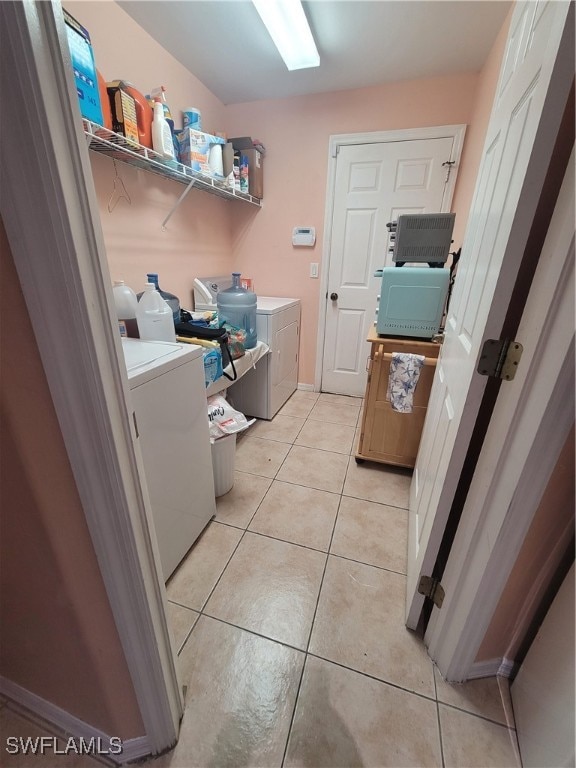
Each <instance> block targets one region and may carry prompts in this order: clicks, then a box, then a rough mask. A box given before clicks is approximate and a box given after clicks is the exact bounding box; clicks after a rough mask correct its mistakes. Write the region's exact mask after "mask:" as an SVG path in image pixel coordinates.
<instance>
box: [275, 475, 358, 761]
mask: <svg viewBox="0 0 576 768" xmlns="http://www.w3.org/2000/svg"><path fill="white" fill-rule="evenodd" d="M342 487H344V484H342ZM341 503H342V494H340V500H339V502H338V509H337V510H336V515H335V517H334V524H333V526H332V534H331V536H330V542H329V544H328V550H330V547H331V546H332V539H333V537H334V531H335V529H336V523H337V521H338V513H339V512H340V504H341ZM328 558H329V554H328V553H326V560H325V562H324V570H323V571H322V578H321V579H320V586H319V588H318V595H317V596H316V606H315V608H314V614H313V616H312V621H311V622H310V632H309V633H308V641H307V643H306V649H305V651H304V664H302V673H301V675H300V680H299V681H298V688H297V690H296V697H295V699H294V708H293V710H292V717H291V718H290V725H289V726H288V734H287V736H286V745H285V747H284V754H283V755H282V762H281V764H280V765H281V768H284V762H285V761H286V755H287V752H288V745H289V743H290V736H291V735H292V726H293V725H294V718H295V717H296V710H297V708H298V699H299V698H300V690H301V688H302V681H303V679H304V671H305V669H306V663H307V661H308V655H309V648H310V641H311V639H312V632H313V631H314V622H315V621H316V614H317V613H318V605H319V603H320V595H321V594H322V586H323V584H324V578H325V576H326V568H327V567H328Z"/></svg>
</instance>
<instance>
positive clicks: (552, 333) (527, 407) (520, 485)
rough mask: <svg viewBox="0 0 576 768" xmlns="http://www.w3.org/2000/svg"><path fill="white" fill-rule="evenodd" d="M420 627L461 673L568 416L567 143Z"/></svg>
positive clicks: (570, 215)
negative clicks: (438, 588) (435, 594)
mask: <svg viewBox="0 0 576 768" xmlns="http://www.w3.org/2000/svg"><path fill="white" fill-rule="evenodd" d="M517 340H518V341H519V342H520V343H521V344H524V347H525V349H524V354H523V358H522V360H521V361H520V364H519V368H518V372H517V374H516V378H515V379H514V381H512V382H505V383H503V384H502V389H501V390H500V394H499V397H498V400H497V403H496V406H495V409H494V412H493V415H492V419H491V421H490V425H489V427H488V431H487V433H486V437H485V439H484V443H483V447H482V451H481V454H480V456H479V459H478V463H477V465H476V469H475V473H474V478H473V480H472V484H471V486H470V490H469V492H468V496H467V499H466V503H465V506H464V510H463V512H462V517H461V520H460V524H459V527H458V531H457V533H456V537H455V539H454V543H453V545H452V549H451V551H450V555H449V559H448V563H447V566H446V570H445V572H444V575H443V577H442V585H443V587H444V590H445V593H446V597H445V600H444V603H443V605H442V608H441V609H440V610H438V609H436V608H435V609H434V610H433V613H432V616H431V619H430V622H429V625H428V628H427V631H426V636H425V643H426V645H427V646H428V650H429V654H430V656H431V657H432V658H433V659H434V661H435V662H436V663H437V665H438V667H439V669H440V672H441V673H442V675H443V676H444V678H445V679H447V680H450V681H455V682H460V681H463V680H465V679H467V678H468V674H469V672H470V670H471V668H472V667H473V664H474V660H475V657H476V654H477V652H478V649H479V647H480V644H481V642H482V640H483V638H484V636H485V634H486V631H487V629H488V626H489V624H490V620H491V618H492V616H493V615H494V611H495V609H496V606H497V604H498V600H499V599H500V597H501V595H502V592H503V589H504V587H505V585H506V582H507V580H508V577H509V575H510V572H511V570H512V567H513V566H514V563H515V560H516V557H517V554H518V552H519V551H520V547H521V545H522V542H523V540H524V537H525V535H526V533H527V531H528V528H529V526H530V524H531V522H532V519H533V517H534V514H535V513H536V511H537V509H538V505H539V503H540V499H541V497H542V494H543V492H544V490H545V487H546V484H547V482H548V480H549V478H550V475H551V473H552V471H553V469H554V466H555V464H556V461H557V459H558V456H559V455H560V452H561V450H562V447H563V445H564V442H565V440H566V438H567V436H568V433H569V431H570V429H571V428H572V425H573V423H574V152H572V156H571V158H570V161H569V163H568V169H567V171H566V175H565V178H564V182H563V185H562V189H561V191H560V195H559V197H558V201H557V204H556V208H555V211H554V215H553V217H552V220H551V223H550V227H549V230H548V235H547V238H546V241H545V244H544V247H543V250H542V254H541V256H540V261H539V264H538V268H537V271H536V275H535V277H534V281H533V283H532V290H531V293H530V295H529V297H528V301H527V304H526V307H525V311H524V315H523V318H522V321H521V324H520V328H519V330H518V333H517Z"/></svg>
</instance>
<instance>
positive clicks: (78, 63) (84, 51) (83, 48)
mask: <svg viewBox="0 0 576 768" xmlns="http://www.w3.org/2000/svg"><path fill="white" fill-rule="evenodd" d="M64 21H65V22H66V36H67V38H68V47H69V48H70V58H71V60H72V69H73V71H74V82H75V83H76V92H77V94H78V103H79V105H80V113H81V114H82V117H85V118H86V120H90V121H91V122H93V123H96V124H97V125H102V122H103V118H102V107H101V104H100V91H99V89H98V74H97V72H96V65H95V63H94V52H93V50H92V43H91V42H90V35H89V34H88V31H87V30H86V29H84V27H83V26H82V24H79V23H78V22H77V21H76V19H75V18H74V17H73V16H71V15H70V14H69V13H68V11H66V10H64Z"/></svg>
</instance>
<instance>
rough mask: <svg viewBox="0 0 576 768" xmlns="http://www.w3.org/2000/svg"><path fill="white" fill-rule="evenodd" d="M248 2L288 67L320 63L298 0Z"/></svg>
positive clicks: (315, 65)
mask: <svg viewBox="0 0 576 768" xmlns="http://www.w3.org/2000/svg"><path fill="white" fill-rule="evenodd" d="M252 2H253V3H254V5H255V7H256V10H257V11H258V13H259V14H260V18H261V19H262V21H263V22H264V24H265V26H266V29H267V30H268V32H269V33H270V37H271V38H272V40H273V41H274V45H275V46H276V48H278V51H279V53H280V55H281V56H282V58H283V59H284V62H285V64H286V66H287V67H288V69H305V68H306V67H318V66H319V65H320V55H319V53H318V50H317V48H316V44H315V42H314V38H313V37H312V32H311V31H310V27H309V26H308V21H307V19H306V14H305V13H304V9H303V8H302V3H301V2H300V0H252Z"/></svg>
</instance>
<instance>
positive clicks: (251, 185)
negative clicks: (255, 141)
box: [240, 148, 264, 200]
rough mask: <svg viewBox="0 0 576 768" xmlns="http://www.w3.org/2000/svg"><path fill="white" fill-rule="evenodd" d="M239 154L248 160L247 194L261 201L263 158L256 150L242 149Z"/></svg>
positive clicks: (262, 192)
mask: <svg viewBox="0 0 576 768" xmlns="http://www.w3.org/2000/svg"><path fill="white" fill-rule="evenodd" d="M240 152H241V154H242V155H243V156H245V157H247V158H248V192H249V194H251V195H252V196H253V197H257V198H258V199H259V200H262V198H263V197H264V158H263V157H262V153H261V152H259V151H258V150H257V149H254V148H252V149H242V150H240Z"/></svg>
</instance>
